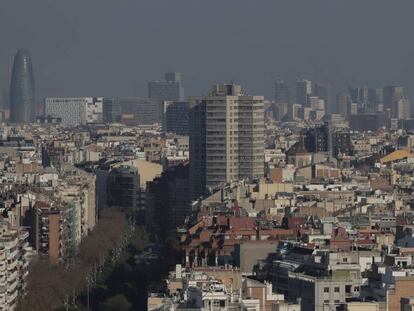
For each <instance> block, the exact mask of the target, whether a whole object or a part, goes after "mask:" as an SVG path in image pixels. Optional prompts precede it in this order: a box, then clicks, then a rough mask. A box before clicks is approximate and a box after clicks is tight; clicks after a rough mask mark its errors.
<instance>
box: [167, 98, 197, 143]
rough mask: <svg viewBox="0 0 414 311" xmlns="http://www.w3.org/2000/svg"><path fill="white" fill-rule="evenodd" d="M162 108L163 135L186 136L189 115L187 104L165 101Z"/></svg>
mask: <svg viewBox="0 0 414 311" xmlns="http://www.w3.org/2000/svg"><path fill="white" fill-rule="evenodd" d="M163 108H164V115H163V126H162V128H163V131H164V132H165V133H175V134H178V135H188V122H189V113H190V110H189V104H188V102H171V101H165V102H164V103H163Z"/></svg>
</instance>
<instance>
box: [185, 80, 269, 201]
mask: <svg viewBox="0 0 414 311" xmlns="http://www.w3.org/2000/svg"><path fill="white" fill-rule="evenodd" d="M189 102H190V184H191V194H192V197H193V198H196V197H198V196H200V195H202V194H203V193H204V192H205V191H206V189H207V188H214V187H215V186H218V185H219V184H221V183H226V182H230V181H236V180H238V179H242V178H259V177H262V176H263V174H264V103H263V102H264V97H263V96H248V95H244V94H243V93H242V89H241V86H240V85H236V84H225V85H215V86H213V88H212V91H211V93H210V95H208V96H197V97H190V98H189Z"/></svg>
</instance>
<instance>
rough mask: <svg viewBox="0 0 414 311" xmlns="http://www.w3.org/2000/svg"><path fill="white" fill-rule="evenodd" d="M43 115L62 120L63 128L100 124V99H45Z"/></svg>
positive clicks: (101, 113)
mask: <svg viewBox="0 0 414 311" xmlns="http://www.w3.org/2000/svg"><path fill="white" fill-rule="evenodd" d="M45 115H46V116H53V117H58V118H61V119H62V124H63V125H65V126H78V125H85V124H91V123H102V115H103V98H102V97H50V98H45Z"/></svg>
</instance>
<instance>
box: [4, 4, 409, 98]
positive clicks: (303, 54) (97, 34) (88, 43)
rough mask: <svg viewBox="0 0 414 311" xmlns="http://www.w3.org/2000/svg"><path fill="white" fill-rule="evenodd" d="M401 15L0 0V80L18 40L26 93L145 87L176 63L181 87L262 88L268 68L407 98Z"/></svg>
mask: <svg viewBox="0 0 414 311" xmlns="http://www.w3.org/2000/svg"><path fill="white" fill-rule="evenodd" d="M413 15H414V1H413V0H406V1H404V0H401V1H400V0H301V1H299V0H284V1H279V0H25V1H22V0H0V38H1V44H0V77H1V80H0V81H1V82H0V84H1V86H2V87H4V86H5V84H6V83H5V81H6V76H7V63H8V53H9V51H10V50H13V49H16V48H19V47H27V48H28V49H29V51H30V53H31V56H32V60H33V64H34V69H35V79H36V87H37V94H38V99H40V98H42V97H45V96H80V95H91V96H118V95H119V96H131V95H139V96H146V95H147V81H149V80H154V79H155V80H156V79H160V78H162V76H163V73H164V72H165V71H181V72H183V74H184V80H185V90H186V93H187V94H198V93H206V92H207V91H208V89H209V88H210V85H211V84H212V83H216V82H224V81H230V80H235V81H237V82H240V83H242V84H243V86H244V87H245V89H247V90H248V92H249V93H250V94H255V95H256V94H257V95H261V94H264V95H266V96H269V97H270V96H271V97H272V98H273V83H274V80H275V79H276V78H277V77H280V78H283V79H285V80H288V81H295V80H296V79H298V78H301V77H306V78H310V79H315V80H324V81H330V82H331V84H332V85H333V88H334V89H335V90H341V89H345V88H346V86H347V84H349V83H353V84H365V85H367V86H376V85H383V84H391V83H392V84H401V85H403V86H405V87H406V89H407V91H408V92H409V94H410V95H411V97H412V101H414V96H413V95H414V34H413V32H414V16H413Z"/></svg>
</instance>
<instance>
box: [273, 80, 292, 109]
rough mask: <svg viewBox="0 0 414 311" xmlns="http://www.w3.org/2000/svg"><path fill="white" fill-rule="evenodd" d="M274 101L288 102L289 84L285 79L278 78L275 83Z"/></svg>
mask: <svg viewBox="0 0 414 311" xmlns="http://www.w3.org/2000/svg"><path fill="white" fill-rule="evenodd" d="M275 103H278V104H279V103H283V104H289V103H290V93H289V85H288V84H287V82H286V81H283V80H278V81H276V83H275Z"/></svg>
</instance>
